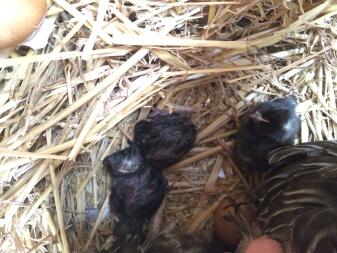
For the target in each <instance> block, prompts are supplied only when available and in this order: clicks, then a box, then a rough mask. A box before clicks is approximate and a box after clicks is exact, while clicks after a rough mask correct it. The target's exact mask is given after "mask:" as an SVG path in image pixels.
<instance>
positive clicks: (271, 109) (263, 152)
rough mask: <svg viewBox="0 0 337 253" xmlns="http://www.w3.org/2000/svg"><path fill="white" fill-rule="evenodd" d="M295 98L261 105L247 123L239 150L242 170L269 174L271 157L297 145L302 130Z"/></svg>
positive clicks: (238, 142) (242, 127) (237, 155)
mask: <svg viewBox="0 0 337 253" xmlns="http://www.w3.org/2000/svg"><path fill="white" fill-rule="evenodd" d="M295 109H296V102H295V100H294V99H293V98H292V97H288V98H278V99H275V100H273V101H269V102H264V103H259V104H257V105H256V106H255V107H254V108H253V109H252V110H251V111H250V112H249V113H248V115H246V116H245V118H244V119H243V121H242V123H241V125H240V128H239V131H238V134H237V137H236V147H235V154H234V157H235V160H236V162H237V163H238V165H239V166H241V167H244V168H246V169H255V170H259V171H266V170H268V168H269V166H268V161H267V155H268V153H269V152H270V151H271V150H273V149H275V148H278V147H281V146H285V145H292V144H294V141H295V137H296V134H297V131H298V128H299V123H300V121H299V117H298V116H297V115H296V113H295Z"/></svg>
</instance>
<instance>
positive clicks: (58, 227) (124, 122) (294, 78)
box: [0, 0, 337, 252]
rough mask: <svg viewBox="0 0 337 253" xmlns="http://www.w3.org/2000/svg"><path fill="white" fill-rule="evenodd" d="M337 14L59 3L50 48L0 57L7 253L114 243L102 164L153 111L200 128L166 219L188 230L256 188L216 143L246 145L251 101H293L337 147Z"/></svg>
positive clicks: (286, 1)
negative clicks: (88, 218)
mask: <svg viewBox="0 0 337 253" xmlns="http://www.w3.org/2000/svg"><path fill="white" fill-rule="evenodd" d="M336 14H337V3H336V2H335V1H330V0H323V1H318V0H263V1H261V0H232V1H214V0H213V1H212V0H210V1H208V2H201V1H175V0H171V1H168V0H167V1H143V0H128V1H124V0H123V1H118V0H116V1H108V0H68V1H66V0H53V2H49V8H48V14H47V16H48V17H50V18H53V19H54V20H55V24H56V26H55V28H54V31H53V33H52V35H51V36H50V38H49V43H48V45H47V46H46V47H45V48H44V49H43V50H39V51H33V50H30V49H27V48H22V47H21V48H19V49H17V50H14V51H12V53H11V55H10V57H8V58H6V59H1V60H0V67H1V70H0V80H1V81H0V87H1V94H0V97H1V99H0V104H1V107H0V133H1V136H0V141H1V143H0V145H1V147H0V148H1V152H0V154H1V158H0V159H1V164H0V173H1V177H0V185H1V187H0V191H1V202H0V203H1V209H0V212H1V215H0V231H1V239H0V242H1V245H0V251H1V252H61V251H62V252H83V251H84V249H85V248H86V247H87V248H88V247H89V246H90V245H94V246H96V247H98V248H104V247H106V248H108V247H109V246H111V244H112V243H113V237H112V232H111V220H110V219H109V218H104V219H102V217H104V210H105V207H106V206H107V201H106V200H107V196H108V193H109V178H108V176H107V174H106V172H105V171H104V169H103V167H102V159H103V158H104V157H105V156H106V155H107V154H109V153H111V152H113V151H114V150H117V149H120V148H123V147H125V146H126V145H127V139H129V138H132V130H133V126H134V125H135V123H136V122H137V121H138V120H140V119H143V118H146V117H147V115H148V113H149V110H150V109H151V107H152V106H156V107H158V108H161V109H165V110H168V111H172V110H181V109H183V110H188V111H190V112H191V115H192V119H193V121H194V122H195V123H196V125H197V126H198V130H199V134H198V141H197V143H196V145H195V148H194V149H193V150H192V151H191V152H190V153H189V155H188V156H187V157H186V158H185V160H183V161H182V162H180V163H178V164H176V165H174V166H173V167H171V168H170V169H169V172H168V173H167V177H168V179H169V181H170V190H171V191H170V193H169V194H168V197H167V201H166V208H165V215H164V222H167V221H170V220H173V219H179V225H180V226H181V227H183V228H185V229H186V230H188V231H197V230H198V229H200V228H202V227H205V226H206V227H207V226H211V224H210V222H209V220H210V217H211V216H212V213H213V211H214V210H215V208H216V207H217V205H218V203H219V200H221V199H222V198H224V197H225V196H227V195H228V194H230V193H231V192H232V191H233V190H234V189H238V188H247V187H250V186H251V185H253V182H252V180H251V179H247V178H245V175H242V174H241V173H239V171H238V170H236V169H235V166H233V163H232V161H231V159H230V158H228V157H224V156H222V155H221V150H222V147H221V146H219V145H218V144H217V142H216V140H217V139H218V138H220V139H225V141H230V140H231V139H232V138H233V136H234V135H235V132H236V129H237V126H238V118H239V117H240V115H241V114H242V113H244V112H245V111H246V110H247V108H249V106H250V104H253V103H255V102H257V101H260V100H267V99H269V98H271V97H275V96H284V95H288V94H292V95H294V96H296V97H297V99H298V102H299V113H300V114H301V119H302V121H301V131H300V134H299V141H300V142H305V141H310V140H322V139H335V138H336V137H337V111H336V76H337V75H336V49H337V41H336V38H337V30H336V23H337V17H336ZM221 171H223V172H224V173H219V172H221ZM90 208H97V209H98V210H100V213H99V216H98V218H97V220H96V222H95V224H94V225H93V226H88V224H87V223H86V222H85V212H86V210H88V209H90Z"/></svg>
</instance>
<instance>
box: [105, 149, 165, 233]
mask: <svg viewBox="0 0 337 253" xmlns="http://www.w3.org/2000/svg"><path fill="white" fill-rule="evenodd" d="M103 164H104V165H105V166H106V167H107V168H108V170H109V172H110V175H111V178H112V182H111V195H110V202H109V204H110V209H111V211H112V212H114V214H115V215H116V217H117V222H116V224H115V228H114V234H115V236H116V237H117V239H124V238H127V236H137V237H139V238H140V240H142V238H144V237H145V234H146V227H147V223H148V221H149V220H150V218H151V217H152V215H153V214H154V213H155V212H156V210H157V209H158V208H159V206H160V204H161V202H162V201H163V199H164V197H165V193H166V190H167V180H166V178H165V177H164V176H163V175H162V173H161V171H160V170H157V169H155V168H154V167H153V166H151V165H150V164H149V163H148V162H147V161H145V159H144V158H143V157H142V155H141V153H140V152H139V149H138V148H137V147H136V146H135V145H133V144H132V143H131V145H130V146H129V147H128V148H126V149H123V150H120V151H117V152H115V153H113V154H112V155H110V156H108V157H106V158H105V159H104V161H103Z"/></svg>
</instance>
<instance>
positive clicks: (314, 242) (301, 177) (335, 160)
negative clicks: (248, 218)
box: [258, 141, 337, 253]
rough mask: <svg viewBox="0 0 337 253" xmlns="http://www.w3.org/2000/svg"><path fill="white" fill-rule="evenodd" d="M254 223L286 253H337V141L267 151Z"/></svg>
mask: <svg viewBox="0 0 337 253" xmlns="http://www.w3.org/2000/svg"><path fill="white" fill-rule="evenodd" d="M269 162H270V165H271V168H272V169H271V171H270V172H269V173H267V174H266V177H265V181H264V183H263V186H262V188H261V189H260V191H259V192H260V196H261V199H260V203H259V205H258V214H259V217H258V221H259V223H260V226H261V229H262V231H263V233H264V234H265V235H267V236H269V237H271V238H274V239H276V240H278V241H279V242H281V244H282V246H283V248H284V250H285V252H286V253H332V252H337V142H333V141H320V142H311V143H304V144H299V145H294V146H286V147H282V148H279V149H277V150H274V151H273V152H271V153H270V156H269Z"/></svg>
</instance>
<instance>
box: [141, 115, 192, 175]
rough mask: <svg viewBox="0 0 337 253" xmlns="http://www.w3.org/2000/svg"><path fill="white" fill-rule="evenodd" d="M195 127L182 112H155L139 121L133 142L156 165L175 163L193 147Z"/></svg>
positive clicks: (160, 166)
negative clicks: (146, 118)
mask: <svg viewBox="0 0 337 253" xmlns="http://www.w3.org/2000/svg"><path fill="white" fill-rule="evenodd" d="M196 135H197V129H196V126H195V125H194V124H193V123H192V122H191V120H190V119H189V118H188V117H187V116H186V115H183V114H182V113H172V114H168V113H165V112H160V113H158V112H157V113H156V114H155V115H153V116H151V117H150V118H149V119H148V120H141V121H139V122H138V123H137V124H136V126H135V129H134V143H135V144H136V145H137V146H138V147H139V149H140V150H141V152H142V154H143V156H144V158H145V159H146V160H147V161H148V162H149V163H151V164H152V165H153V166H154V167H156V168H162V169H164V168H167V167H169V166H170V165H172V164H174V163H176V162H178V161H179V160H180V159H181V158H182V157H183V156H184V155H185V154H186V153H187V152H188V151H189V150H190V149H191V148H192V146H193V144H194V142H195V139H196Z"/></svg>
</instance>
